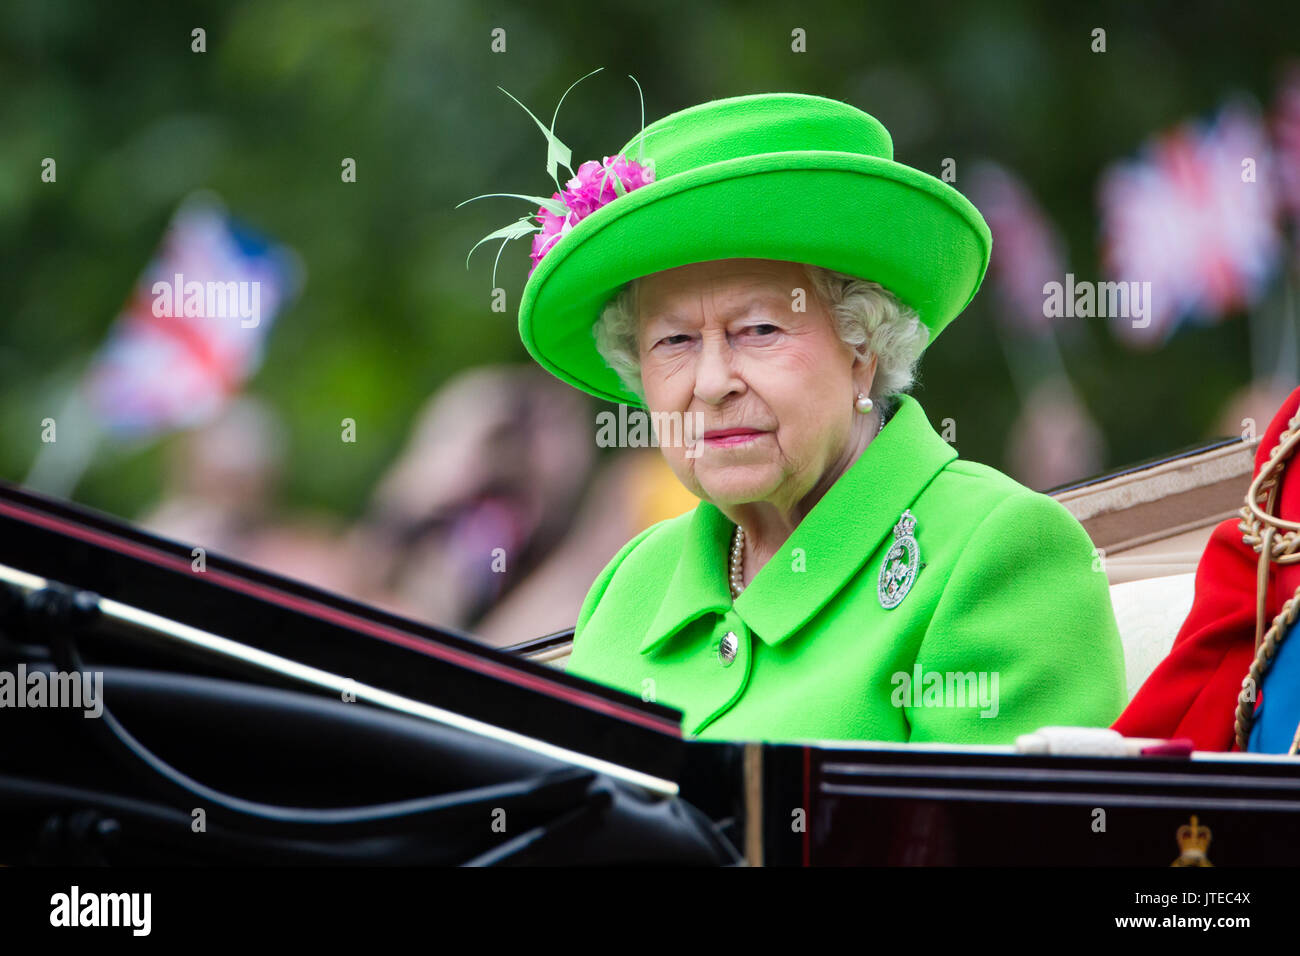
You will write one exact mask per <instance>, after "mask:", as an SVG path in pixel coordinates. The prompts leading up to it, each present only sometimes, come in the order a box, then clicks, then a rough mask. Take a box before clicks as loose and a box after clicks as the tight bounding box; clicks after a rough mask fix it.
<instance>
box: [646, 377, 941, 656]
mask: <svg viewBox="0 0 1300 956" xmlns="http://www.w3.org/2000/svg"><path fill="white" fill-rule="evenodd" d="M898 399H899V405H898V408H897V410H896V411H895V413H894V415H893V417H892V418H890V419H889V421H888V422H886V424H885V427H884V429H883V430H882V431H881V433H880V434H879V435H877V436H876V437H875V438H874V439H873V440H872V442H871V443H870V444H869V445H867V447H866V449H865V450H863V452H862V454H861V455H859V456H858V459H857V460H856V461H855V462H853V464H851V465H850V466H849V468H848V470H847V471H845V472H844V474H843V475H841V476H840V478H839V480H838V481H837V482H835V484H834V485H832V486H831V487H830V488H829V489H828V490H827V491H826V493H825V494H824V495H823V496H822V498H821V500H820V501H818V502H817V504H815V505H814V506H813V508H812V510H811V511H810V512H808V514H807V515H805V516H804V519H803V521H801V522H800V523H799V525H798V526H797V527H796V528H795V529H794V532H793V533H792V534H791V535H790V537H789V538H787V539H786V541H785V543H784V544H782V545H781V547H780V549H778V550H777V552H776V554H774V555H773V556H772V558H771V560H769V561H768V562H767V564H765V565H763V567H762V568H761V569H760V570H759V572H758V574H756V575H755V576H754V579H753V580H752V581H751V582H750V583H749V586H748V587H746V588H745V590H744V591H742V592H741V595H740V597H738V598H737V599H736V600H735V602H734V605H733V602H732V599H731V592H730V589H729V588H728V587H727V556H728V554H729V552H730V546H731V534H732V530H733V529H734V527H735V526H734V525H733V524H732V523H731V521H730V519H728V518H727V516H726V515H724V514H723V513H722V512H721V511H720V510H719V509H718V508H717V506H716V505H712V504H710V503H709V502H707V501H702V502H700V504H699V505H698V506H696V508H695V511H694V513H693V514H692V517H691V521H690V524H689V525H688V528H687V531H686V537H685V540H684V542H683V550H682V554H681V557H680V558H679V559H678V561H677V566H676V568H675V569H674V571H673V574H672V578H671V579H670V581H669V583H668V590H667V592H666V593H665V595H664V599H663V603H662V604H660V605H659V610H658V612H657V613H656V615H655V618H654V621H653V622H652V623H651V625H650V629H649V630H648V631H647V632H646V635H645V638H644V639H643V640H642V641H641V646H640V648H639V649H640V652H641V653H642V654H647V653H649V652H651V651H653V650H654V649H655V648H657V647H659V646H660V645H661V644H663V643H664V642H665V641H667V640H668V638H670V637H672V636H673V635H674V634H676V633H677V632H678V631H680V630H681V629H682V628H683V627H685V626H686V625H687V624H689V623H690V622H691V621H693V620H694V619H695V618H697V617H699V616H700V615H702V614H705V613H707V612H709V611H717V612H720V613H721V612H724V611H727V610H729V609H731V608H732V607H733V606H734V607H735V611H736V613H737V614H738V615H739V616H740V618H741V620H743V621H744V622H745V624H746V626H748V627H749V628H750V630H752V631H753V632H754V633H756V634H757V635H758V636H759V637H760V638H761V639H762V640H763V641H764V642H765V643H767V644H769V645H772V646H775V645H777V644H780V643H781V642H782V641H784V640H785V639H786V638H788V637H789V636H790V635H792V634H794V633H795V632H797V631H798V630H799V629H800V628H801V627H803V625H804V624H806V623H807V622H808V621H809V620H811V619H812V617H813V616H814V615H815V614H816V613H817V612H818V611H820V610H821V609H822V607H824V606H825V605H826V603H827V602H828V601H829V600H830V599H831V598H832V597H834V596H835V594H836V593H837V592H838V591H839V590H840V589H841V588H842V587H843V586H844V585H845V584H846V583H847V582H848V581H849V579H850V578H852V577H853V575H854V574H856V573H857V572H858V570H859V569H860V568H861V567H862V565H863V564H864V563H865V562H866V561H867V559H868V558H869V557H871V555H872V554H873V553H875V551H876V548H877V547H878V546H879V545H880V542H881V541H882V540H883V539H884V538H885V537H886V536H887V535H889V534H891V533H892V532H893V527H894V525H895V524H896V523H897V522H898V518H899V516H900V515H901V514H902V512H903V509H905V508H906V507H907V506H908V505H910V504H911V503H912V502H913V501H914V500H915V499H916V497H917V495H919V494H920V493H921V491H922V490H924V488H925V486H926V485H928V484H929V483H930V480H931V479H932V478H934V476H935V475H937V474H938V473H939V472H940V471H942V470H943V469H944V468H945V467H946V466H947V464H948V463H949V462H950V461H952V460H953V459H954V458H956V457H957V452H956V451H955V450H954V449H953V447H952V446H951V445H949V444H948V443H947V442H946V441H944V440H943V439H942V438H941V437H939V435H938V434H937V433H936V432H935V430H934V429H933V428H932V427H931V426H930V422H929V420H928V419H927V418H926V416H925V410H924V409H922V408H921V405H920V403H918V402H917V401H916V399H914V398H913V397H912V396H910V395H900V396H898ZM918 518H919V519H920V521H922V522H924V520H925V516H924V515H919V516H918ZM800 548H801V549H803V550H802V552H801V554H802V556H803V558H804V559H806V570H803V571H799V570H795V568H794V564H795V562H794V561H793V560H792V556H793V555H794V554H795V551H796V549H800ZM792 594H797V595H799V600H798V601H791V600H790V595H792Z"/></svg>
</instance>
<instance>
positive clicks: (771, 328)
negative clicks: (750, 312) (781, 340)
mask: <svg viewBox="0 0 1300 956" xmlns="http://www.w3.org/2000/svg"><path fill="white" fill-rule="evenodd" d="M745 331H746V332H753V333H754V334H755V335H771V334H772V333H773V332H778V331H780V330H779V329H778V328H777V327H776V326H775V325H773V324H772V323H770V322H763V323H761V324H759V325H751V326H750V327H749V328H747V329H746V330H745Z"/></svg>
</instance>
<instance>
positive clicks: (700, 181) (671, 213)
mask: <svg viewBox="0 0 1300 956" xmlns="http://www.w3.org/2000/svg"><path fill="white" fill-rule="evenodd" d="M992 244H993V240H992V237H991V235H990V233H989V229H988V225H987V224H986V223H985V222H984V218H983V217H982V216H981V215H980V214H979V211H978V210H977V209H976V208H975V207H974V206H973V205H972V204H971V203H970V201H969V200H967V199H966V198H965V197H964V196H962V195H961V193H959V192H957V190H955V189H953V188H952V187H951V186H949V185H947V184H946V183H944V182H941V181H940V180H938V179H936V178H935V177H933V176H930V175H927V174H926V173H922V172H920V171H919V170H916V169H913V168H912V167H910V166H904V165H902V164H901V163H897V162H894V161H892V160H887V159H880V158H876V157H871V156H863V155H861V154H858V153H835V152H825V151H807V152H782V153H767V154H764V155H761V156H746V157H741V158H739V159H734V160H727V161H724V162H719V163H713V164H710V165H708V166H703V167H700V168H697V169H693V170H689V171H686V172H682V173H679V174H677V175H674V176H670V177H667V178H665V179H664V180H661V181H658V182H654V183H650V184H648V185H646V186H642V187H641V188H639V189H635V190H633V191H632V192H629V193H627V194H626V195H624V196H620V197H619V198H618V199H615V200H614V201H612V202H610V203H608V204H607V205H605V206H602V207H601V208H600V209H597V210H596V211H595V212H593V213H592V214H591V215H589V216H587V217H586V218H585V219H583V220H582V221H581V222H579V223H578V224H577V225H575V226H574V227H573V228H572V229H571V230H570V231H569V233H568V234H567V235H565V236H564V237H563V238H562V239H560V241H559V242H557V243H556V244H555V246H554V247H553V248H552V249H551V250H550V251H549V252H548V253H547V254H546V255H545V256H544V257H543V258H542V261H541V263H540V264H539V265H538V266H537V268H536V269H535V270H534V271H533V274H532V275H531V276H529V278H528V282H527V283H526V285H525V286H524V292H523V298H522V300H521V302H520V305H519V335H520V338H521V339H522V340H523V343H524V347H525V348H527V349H528V352H529V353H530V354H531V355H532V356H533V358H535V359H536V360H537V361H538V362H539V363H540V364H541V365H542V367H544V368H545V369H547V370H548V371H549V372H551V373H552V374H554V375H556V376H557V377H559V378H560V379H562V380H564V381H565V382H568V383H569V384H571V385H573V386H574V387H576V388H579V389H582V390H583V391H584V392H588V393H590V394H592V395H595V396H597V397H599V398H604V399H607V400H609V401H611V402H623V403H626V404H628V405H634V406H638V407H643V405H642V402H641V401H640V399H638V398H637V396H636V395H635V394H633V393H632V392H630V391H629V390H628V389H626V388H625V387H624V386H623V384H622V382H621V381H620V380H619V377H618V375H617V373H615V372H614V370H613V369H611V368H610V367H609V366H608V365H607V364H606V363H605V361H604V360H603V359H602V358H601V356H600V353H599V352H598V351H597V350H596V343H595V338H594V336H593V333H592V326H593V325H594V324H595V322H596V320H597V319H598V318H599V317H600V312H601V309H602V308H603V307H604V305H605V303H606V302H608V301H609V299H610V297H611V296H612V295H613V294H614V293H615V292H616V291H617V290H618V289H619V288H620V287H621V286H622V285H624V284H625V283H627V282H629V281H630V280H632V279H636V278H639V277H640V276H644V275H649V274H651V273H654V272H659V271H661V270H664V269H671V268H675V267H677V266H682V265H687V264H689V263H693V262H705V261H711V260H716V259H733V258H745V259H777V260H783V261H788V262H802V263H808V264H810V265H817V266H822V267H824V268H827V269H834V270H836V271H839V272H844V273H848V274H850V275H854V276H858V277H860V278H863V279H869V280H871V281H874V282H878V283H880V284H881V285H883V286H885V287H886V288H887V289H889V290H890V291H891V292H893V293H894V294H895V295H896V296H897V297H898V298H899V299H900V300H901V301H902V302H903V303H904V304H905V305H908V306H910V307H911V308H913V309H915V310H916V312H917V314H918V315H919V316H920V319H921V321H922V322H923V323H924V324H925V325H926V326H928V327H929V329H930V341H931V342H933V341H934V339H935V337H936V336H938V334H939V333H940V332H942V331H943V329H944V327H945V326H947V324H948V323H949V322H951V321H952V320H953V319H954V318H956V316H957V315H958V314H960V313H961V311H962V310H963V309H964V308H965V307H966V306H967V304H969V303H970V300H971V299H972V298H974V296H975V293H976V292H977V291H978V290H979V287H980V283H981V282H982V281H983V278H984V273H985V271H986V270H987V268H988V262H989V253H990V251H991V248H992Z"/></svg>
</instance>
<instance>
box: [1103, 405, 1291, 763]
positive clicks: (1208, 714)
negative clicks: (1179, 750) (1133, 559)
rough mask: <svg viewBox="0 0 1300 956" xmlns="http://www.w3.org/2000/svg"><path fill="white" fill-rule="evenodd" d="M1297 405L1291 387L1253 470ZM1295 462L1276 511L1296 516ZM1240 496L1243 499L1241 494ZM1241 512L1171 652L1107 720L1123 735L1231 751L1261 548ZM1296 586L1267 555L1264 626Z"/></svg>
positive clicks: (1205, 569) (1222, 536) (1200, 573)
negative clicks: (1247, 538)
mask: <svg viewBox="0 0 1300 956" xmlns="http://www.w3.org/2000/svg"><path fill="white" fill-rule="evenodd" d="M1297 409H1300V388H1297V389H1296V390H1295V391H1293V392H1292V393H1291V394H1290V395H1289V396H1288V397H1287V400H1286V401H1285V402H1283V403H1282V407H1281V408H1280V409H1279V410H1278V412H1277V414H1276V415H1274V416H1273V420H1272V422H1270V423H1269V426H1268V429H1267V431H1265V432H1264V437H1263V439H1262V440H1261V441H1260V443H1259V447H1258V449H1257V450H1256V452H1255V475H1256V476H1258V475H1259V472H1260V468H1261V467H1263V466H1264V465H1265V464H1266V463H1267V462H1268V460H1269V455H1270V453H1271V452H1272V451H1273V449H1274V448H1275V447H1276V446H1277V444H1278V441H1279V438H1280V436H1281V434H1282V432H1283V431H1284V430H1285V429H1286V427H1287V424H1288V423H1289V422H1290V420H1291V419H1292V417H1294V416H1295V414H1296V412H1297ZM1297 470H1300V461H1297V460H1292V461H1291V462H1288V464H1287V466H1286V467H1285V468H1284V469H1283V471H1282V475H1281V478H1280V487H1279V489H1278V494H1277V497H1276V499H1275V500H1276V508H1275V510H1274V512H1273V513H1274V514H1275V515H1276V516H1277V517H1279V518H1283V519H1287V520H1291V521H1295V520H1298V519H1300V476H1297V475H1296V474H1295V472H1296V471H1297ZM1243 503H1244V500H1243ZM1240 523H1241V518H1240V517H1232V518H1228V519H1227V520H1225V521H1223V522H1222V523H1220V524H1219V525H1218V526H1217V527H1216V528H1215V529H1214V533H1213V534H1212V535H1211V536H1210V541H1209V544H1207V545H1206V547H1205V553H1204V554H1202V555H1201V560H1200V563H1199V564H1198V565H1197V568H1196V595H1195V597H1194V599H1193V601H1192V609H1191V610H1190V611H1189V612H1188V614H1187V620H1185V621H1184V622H1183V626H1182V627H1181V628H1179V631H1178V635H1177V636H1176V637H1175V638H1174V644H1173V647H1172V648H1171V649H1170V651H1169V656H1168V657H1166V658H1165V659H1164V660H1163V661H1161V662H1160V665H1159V666H1158V667H1157V668H1156V669H1155V670H1154V671H1152V672H1151V676H1150V677H1148V678H1147V680H1146V682H1145V683H1144V684H1143V685H1142V687H1141V688H1139V690H1138V692H1137V694H1135V695H1134V697H1133V700H1132V701H1130V702H1129V705H1128V707H1127V708H1125V710H1124V712H1123V713H1122V714H1120V716H1119V718H1118V719H1117V720H1116V721H1115V723H1114V724H1112V725H1111V726H1112V728H1113V729H1114V730H1117V731H1119V732H1120V733H1122V734H1124V735H1125V736H1126V737H1188V738H1191V740H1192V742H1193V743H1194V745H1195V747H1196V749H1197V750H1235V749H1238V748H1237V747H1236V743H1235V733H1234V727H1233V719H1234V716H1235V714H1236V710H1237V696H1238V695H1239V694H1240V693H1241V687H1242V681H1243V680H1244V679H1245V677H1246V675H1247V672H1248V671H1249V670H1250V665H1251V662H1252V661H1253V660H1254V658H1255V627H1256V618H1255V609H1256V601H1257V591H1256V581H1257V576H1258V573H1259V570H1258V569H1259V554H1258V552H1256V551H1255V550H1254V548H1252V547H1251V546H1250V545H1249V544H1246V543H1245V542H1244V541H1243V540H1242V531H1241V529H1240V527H1239V525H1240ZM1297 586H1300V564H1285V565H1282V564H1277V563H1275V562H1269V569H1268V592H1267V599H1266V603H1265V612H1266V615H1267V616H1266V618H1265V622H1266V625H1267V624H1270V623H1272V620H1273V618H1274V617H1275V616H1276V615H1277V614H1278V612H1279V611H1280V610H1281V607H1282V604H1283V602H1284V601H1286V599H1287V598H1289V597H1291V596H1292V595H1293V594H1295V593H1296V588H1297Z"/></svg>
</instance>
